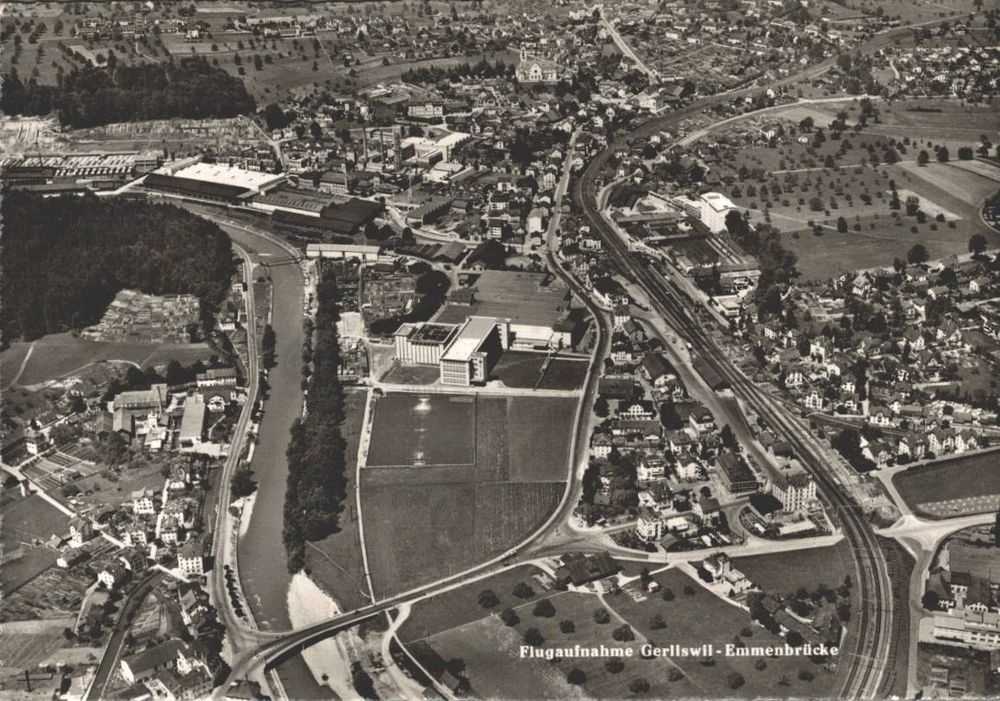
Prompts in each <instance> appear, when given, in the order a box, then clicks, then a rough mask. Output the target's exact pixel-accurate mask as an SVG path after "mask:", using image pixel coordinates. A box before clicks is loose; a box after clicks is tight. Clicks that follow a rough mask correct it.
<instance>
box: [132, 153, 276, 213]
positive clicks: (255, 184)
mask: <svg viewBox="0 0 1000 701" xmlns="http://www.w3.org/2000/svg"><path fill="white" fill-rule="evenodd" d="M287 180H288V176H286V175H280V174H279V175H276V174H274V173H262V172H258V171H255V170H245V169H243V168H236V167H234V166H229V165H225V164H223V163H202V162H193V163H192V162H191V161H186V162H183V163H178V164H172V165H168V166H164V167H163V168H160V169H159V170H157V171H155V172H153V173H150V174H149V175H147V176H146V178H145V179H144V180H143V186H144V187H146V188H149V189H151V190H160V191H163V192H169V193H171V194H175V195H181V196H183V197H197V198H199V199H206V200H213V201H217V202H227V203H230V204H245V203H248V202H249V201H250V200H251V199H252V198H253V197H256V196H258V195H262V194H265V193H268V192H270V191H271V190H274V189H275V188H277V187H279V186H281V185H283V184H284V183H285V182H286V181H287Z"/></svg>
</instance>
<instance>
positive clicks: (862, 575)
mask: <svg viewBox="0 0 1000 701" xmlns="http://www.w3.org/2000/svg"><path fill="white" fill-rule="evenodd" d="M702 107H704V105H702ZM692 111H693V110H684V111H682V112H681V113H678V114H675V115H674V117H675V118H676V119H682V118H683V117H685V116H688V115H689V114H690V113H691V112H692ZM663 121H664V120H656V122H657V125H656V127H655V128H653V127H650V126H648V125H647V126H646V128H645V129H642V130H641V131H642V132H646V133H648V132H649V131H650V129H651V128H652V129H654V130H659V129H661V128H663ZM635 135H636V133H634V134H633V137H634V136H635ZM610 153H611V148H610V147H609V148H608V149H606V150H605V151H604V152H603V153H602V154H600V155H598V156H597V157H596V158H595V159H593V160H592V161H591V163H590V164H589V165H588V167H587V168H586V169H585V170H584V172H583V174H582V175H581V177H580V178H579V180H578V181H577V182H576V185H575V187H574V192H573V195H574V199H575V200H576V201H577V204H578V206H580V207H581V209H582V211H583V212H584V214H585V215H586V217H587V219H588V220H589V222H590V224H591V226H593V227H595V228H596V230H597V231H599V232H600V233H601V236H602V238H603V240H604V242H605V244H606V247H607V251H608V253H609V254H610V257H611V258H612V260H614V261H615V262H616V264H617V265H618V267H619V268H620V269H621V271H622V272H623V273H625V274H626V275H628V276H629V277H631V278H632V279H633V281H634V282H636V283H637V284H639V285H640V286H642V287H643V288H644V289H645V291H646V292H647V293H648V295H649V298H650V301H651V302H652V303H653V304H654V306H655V308H656V311H657V312H658V313H660V314H661V315H662V316H663V318H664V319H665V320H666V321H667V322H668V323H670V324H671V326H672V327H673V328H674V329H675V330H676V331H677V332H678V333H679V334H680V335H681V336H682V337H683V338H684V339H685V340H686V341H687V342H688V343H689V344H690V347H691V349H692V351H694V352H696V353H698V354H699V355H700V356H701V357H703V358H704V359H705V360H706V361H707V362H708V363H709V364H710V365H711V366H712V368H713V369H714V370H716V372H718V373H719V375H720V376H722V377H723V378H725V379H726V380H727V382H728V383H729V386H730V387H731V388H732V390H733V392H734V393H736V394H737V396H739V397H740V398H741V399H742V400H743V401H744V402H745V403H746V404H747V405H748V406H750V407H751V408H753V409H754V411H756V412H757V413H758V414H759V415H761V416H763V417H764V418H765V419H766V420H767V421H768V422H769V423H770V424H771V426H772V428H773V429H774V430H775V431H778V432H779V433H781V434H782V436H783V437H784V438H785V439H786V440H787V441H788V442H789V443H790V444H791V445H792V446H793V447H794V448H795V450H796V452H797V453H798V455H799V458H800V460H801V461H802V463H803V465H805V466H806V468H807V470H808V471H809V472H810V474H811V475H812V477H813V478H814V479H815V480H816V483H817V486H818V487H819V491H820V493H821V495H822V498H823V500H824V502H825V504H826V506H827V507H828V509H829V510H830V511H832V513H833V514H834V516H835V518H836V519H837V520H838V521H839V522H840V523H841V524H842V527H843V530H844V534H845V537H846V539H847V541H848V543H849V544H850V545H851V551H852V554H853V558H854V563H855V567H856V569H857V571H858V575H859V576H858V584H857V586H858V592H857V594H858V598H859V601H860V608H861V611H860V612H859V614H858V615H857V617H856V618H855V620H854V622H853V624H852V627H856V628H857V630H858V635H857V637H856V638H855V642H854V645H853V647H854V649H853V650H852V651H850V652H849V653H848V656H849V658H850V660H849V664H850V665H851V666H850V668H849V669H848V672H847V673H846V675H845V679H844V682H843V687H842V696H843V697H844V698H871V697H875V696H876V695H877V694H878V693H879V690H880V689H881V688H882V686H883V684H882V682H883V676H884V668H885V662H886V658H887V653H888V650H889V647H890V643H891V637H890V636H891V634H892V630H893V628H892V590H891V584H890V582H889V578H888V567H887V564H886V561H885V557H884V554H883V552H882V549H881V547H880V546H879V543H878V541H877V538H876V536H875V534H874V532H873V530H872V528H871V526H870V525H869V524H868V521H867V519H866V517H865V515H864V513H863V511H862V510H861V508H860V507H859V506H858V505H857V504H856V503H855V502H854V501H853V500H852V499H851V497H850V496H848V495H847V494H846V493H845V491H844V489H843V487H842V486H841V485H840V484H839V483H838V480H837V478H836V477H834V476H833V475H832V474H831V473H830V471H829V469H828V468H827V467H826V466H825V464H824V463H825V459H824V457H823V454H822V452H821V451H820V450H819V449H818V448H817V447H816V445H815V443H814V439H813V437H812V436H811V434H809V432H808V429H807V428H806V427H804V426H803V425H802V424H801V423H799V422H798V421H797V420H796V419H794V418H793V417H791V416H789V415H788V413H787V411H786V410H785V409H784V408H783V407H782V406H781V404H780V403H778V402H776V401H775V400H774V399H773V398H772V397H770V395H768V394H767V393H766V392H764V391H763V390H761V389H760V388H759V387H758V386H757V385H756V384H754V383H753V382H752V381H751V380H750V379H749V378H748V377H747V376H746V375H744V374H743V372H742V371H741V370H740V369H739V368H737V367H736V366H735V365H734V364H733V363H732V361H730V360H729V358H728V357H727V356H726V355H725V354H724V352H723V351H722V350H721V349H720V348H719V347H718V346H717V345H716V343H715V341H714V340H713V339H712V338H711V337H710V336H709V335H708V334H707V333H706V332H705V330H704V329H703V328H702V327H701V326H700V325H699V324H698V323H697V321H696V319H697V318H698V316H697V313H696V311H697V309H698V305H697V304H696V303H695V302H694V301H693V300H691V299H690V298H689V297H688V296H687V295H686V294H685V293H684V292H682V291H681V290H679V289H677V288H676V286H674V285H673V284H671V283H670V282H668V281H667V280H666V279H665V278H663V277H661V276H660V275H658V274H657V273H655V272H653V271H651V270H650V269H649V268H648V267H646V266H644V265H643V264H642V262H640V261H637V260H636V259H635V258H634V257H633V256H631V255H630V254H629V251H628V248H627V245H626V244H625V243H624V242H623V241H622V240H621V238H620V237H619V236H618V235H617V234H616V233H615V232H614V231H613V230H611V228H610V227H609V226H608V224H607V222H606V221H605V220H604V218H603V217H602V215H601V213H600V211H599V209H598V204H597V202H596V199H595V196H594V195H595V193H596V191H597V188H596V177H597V174H598V173H599V172H600V170H601V167H602V165H603V164H604V162H605V161H606V159H607V157H608V156H609V155H610Z"/></svg>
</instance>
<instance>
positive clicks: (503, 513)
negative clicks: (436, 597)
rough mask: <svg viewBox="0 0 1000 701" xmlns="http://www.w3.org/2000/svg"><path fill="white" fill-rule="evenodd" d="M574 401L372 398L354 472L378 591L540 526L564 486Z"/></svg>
mask: <svg viewBox="0 0 1000 701" xmlns="http://www.w3.org/2000/svg"><path fill="white" fill-rule="evenodd" d="M576 401H577V400H576V399H575V398H551V397H546V398H535V397H500V396H497V397H486V396H474V395H428V396H427V397H425V398H421V397H420V396H419V395H416V394H389V395H386V396H383V397H381V398H379V399H378V400H377V402H376V404H375V419H374V423H373V427H372V436H373V438H372V450H371V452H370V453H369V459H368V462H367V465H366V467H365V468H364V469H363V470H362V475H361V477H362V484H361V489H362V496H361V503H362V515H363V518H364V532H365V544H366V546H367V549H368V556H369V567H370V569H371V574H372V582H373V583H374V586H375V589H376V593H378V594H380V595H388V594H391V593H395V592H399V591H405V590H407V589H411V588H413V587H415V586H417V585H419V584H421V583H424V582H427V581H430V580H433V579H435V578H439V577H442V576H445V575H447V574H451V573H455V572H459V571H461V570H463V569H465V568H467V567H469V566H471V565H473V564H475V563H478V562H481V561H483V560H486V559H489V558H490V557H495V556H497V555H499V554H501V553H503V552H504V551H505V550H507V549H508V548H510V547H511V546H512V545H514V544H516V543H518V542H520V541H521V540H523V539H524V538H525V537H526V536H527V535H528V534H530V533H531V532H532V531H534V530H535V529H537V528H538V527H539V526H541V524H542V523H543V522H544V521H545V519H546V518H547V517H548V516H549V514H551V512H552V511H553V510H554V509H555V508H556V506H557V505H558V503H559V501H560V499H561V498H562V495H563V492H564V489H565V479H566V476H567V474H568V460H569V436H570V434H571V433H572V424H573V418H574V415H575V409H576ZM380 409H381V411H380ZM387 436H388V438H386V437H387ZM554 436H558V437H559V438H560V439H553V437H554ZM376 446H377V448H376ZM416 456H420V457H419V461H418V459H417V457H416Z"/></svg>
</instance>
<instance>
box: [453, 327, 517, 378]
mask: <svg viewBox="0 0 1000 701" xmlns="http://www.w3.org/2000/svg"><path fill="white" fill-rule="evenodd" d="M509 341H510V323H509V322H508V321H506V320H504V319H495V318H492V317H484V316H473V317H469V319H468V320H467V321H466V322H465V324H464V325H463V326H462V328H461V329H460V330H459V332H458V333H457V334H455V337H454V339H453V340H452V342H451V343H450V344H449V345H448V347H447V348H446V349H445V352H444V354H443V355H442V356H441V362H440V368H441V384H445V385H462V386H465V387H468V386H469V385H471V384H472V383H473V382H486V380H487V379H488V378H489V374H490V370H492V369H493V366H494V365H495V364H496V361H497V360H499V359H500V356H501V355H502V354H503V352H504V351H505V350H506V349H507V347H508V345H509Z"/></svg>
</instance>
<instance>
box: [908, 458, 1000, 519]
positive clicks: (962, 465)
mask: <svg viewBox="0 0 1000 701" xmlns="http://www.w3.org/2000/svg"><path fill="white" fill-rule="evenodd" d="M998 458H1000V453H998V452H996V451H990V452H987V453H980V454H977V455H970V456H965V457H958V458H951V459H947V460H942V461H939V462H934V463H931V464H929V465H920V466H917V467H913V468H910V469H909V470H905V471H903V472H900V473H897V474H896V475H894V476H893V478H892V482H893V484H894V485H895V487H896V489H897V490H899V494H900V496H902V497H903V500H904V501H905V502H906V504H907V506H909V507H910V508H911V509H914V510H916V511H920V505H921V504H924V503H929V502H936V501H945V500H950V499H966V498H970V497H979V496H985V495H992V494H1000V459H998Z"/></svg>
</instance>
